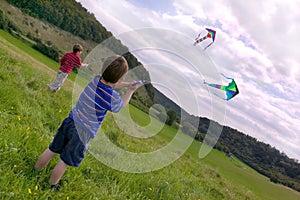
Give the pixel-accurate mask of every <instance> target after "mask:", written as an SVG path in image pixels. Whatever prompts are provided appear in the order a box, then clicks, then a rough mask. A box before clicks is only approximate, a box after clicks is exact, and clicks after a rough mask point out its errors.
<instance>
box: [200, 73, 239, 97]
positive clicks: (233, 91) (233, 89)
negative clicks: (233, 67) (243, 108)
mask: <svg viewBox="0 0 300 200" xmlns="http://www.w3.org/2000/svg"><path fill="white" fill-rule="evenodd" d="M221 75H223V76H224V77H225V78H227V79H230V80H231V82H230V83H229V84H228V85H227V86H226V85H219V84H211V83H207V82H206V81H204V84H206V85H208V86H210V87H214V88H217V89H220V90H224V91H225V92H226V98H223V97H221V98H222V99H224V100H226V101H228V100H230V99H232V98H233V97H235V96H236V95H237V94H238V93H239V89H238V87H237V85H236V83H235V81H234V79H233V78H228V77H226V76H225V75H224V74H221ZM214 95H216V96H218V97H220V96H219V95H217V94H215V93H214Z"/></svg>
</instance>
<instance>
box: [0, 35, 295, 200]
mask: <svg viewBox="0 0 300 200" xmlns="http://www.w3.org/2000/svg"><path fill="white" fill-rule="evenodd" d="M0 63H1V66H0V85H1V89H0V97H1V98H0V130H1V133H0V158H1V162H0V183H1V184H0V199H18V200H19V199H26V200H27V199H66V200H71V199H84V200H86V199H100V200H102V199H107V200H112V199H116V200H123V199H143V200H150V199H151V200H158V199H167V200H168V199H170V200H176V199H178V200H179V199H180V200H181V199H184V200H185V199H191V200H200V199H201V200H205V199H207V200H210V199H215V200H220V199H229V200H235V199H237V200H244V199H249V200H250V199H251V200H252V199H269V200H274V199H276V200H280V199H282V200H296V199H300V193H299V192H296V191H293V190H291V189H289V188H287V187H284V186H282V185H279V184H274V183H271V182H270V181H269V179H268V178H266V177H264V176H262V175H260V174H258V173H257V172H256V171H254V170H253V169H251V168H249V167H248V166H247V165H245V164H244V163H242V162H240V161H239V160H238V159H236V158H232V159H231V158H228V157H226V156H225V154H224V153H222V152H219V151H216V150H213V151H212V152H211V153H210V154H209V155H208V156H207V157H205V158H204V159H199V158H198V152H199V149H200V146H201V143H199V142H197V141H194V142H193V143H192V145H191V146H190V147H189V148H188V150H187V151H186V152H185V153H184V155H182V156H181V157H180V158H179V159H177V160H176V161H174V162H173V163H171V164H170V165H168V166H166V167H164V168H162V169H159V170H156V171H153V172H147V173H126V172H122V171H118V170H115V169H112V168H111V167H109V166H107V165H105V164H103V163H102V162H100V161H99V160H98V159H96V157H95V156H94V154H93V153H94V152H95V151H93V153H92V152H88V153H87V155H86V158H85V160H84V161H83V162H82V165H81V166H80V167H78V168H68V169H67V171H66V173H65V175H64V176H63V178H62V180H61V183H60V184H61V189H60V191H59V192H54V191H50V190H49V183H48V181H47V180H48V178H49V175H50V173H51V170H52V169H53V167H54V165H55V164H56V161H57V160H58V158H55V159H54V160H53V161H51V162H50V164H49V165H48V166H47V167H46V168H45V169H44V170H42V171H41V172H36V171H33V170H32V168H33V166H34V164H35V162H36V160H37V159H38V157H39V155H40V154H41V153H42V152H43V151H44V150H45V149H46V148H47V147H48V145H49V143H50V142H51V140H52V137H53V136H54V134H55V132H56V129H57V128H58V127H59V125H60V123H61V122H62V120H63V119H64V118H65V117H66V116H67V115H68V113H69V111H70V109H71V107H72V88H73V84H72V81H73V80H74V79H75V78H76V75H75V74H73V75H72V76H70V77H69V81H68V82H66V84H65V85H64V86H63V88H62V90H61V91H60V92H58V93H57V94H54V93H52V92H49V91H47V90H46V89H45V87H46V85H47V84H48V83H49V82H50V81H52V80H53V79H54V77H55V74H56V70H57V68H58V63H56V62H54V61H52V60H51V59H49V58H47V57H45V56H43V55H42V54H40V53H39V52H37V51H35V50H33V49H31V48H30V47H28V46H26V45H25V44H23V43H22V42H20V41H19V40H17V39H15V38H14V37H12V36H11V35H9V34H7V33H6V32H3V31H2V30H0ZM128 108H129V110H130V115H131V116H132V118H133V121H134V122H135V123H136V124H139V125H140V126H147V124H148V123H149V122H150V121H151V124H152V126H150V127H148V130H152V129H153V130H155V128H156V127H162V128H161V130H160V131H159V133H158V134H157V135H155V136H153V137H149V138H144V139H141V138H137V137H133V136H128V135H126V134H125V132H126V133H127V132H131V133H133V134H134V133H135V132H137V131H139V134H143V129H141V130H137V129H136V128H135V127H134V126H132V125H131V124H130V123H131V122H130V123H129V122H127V124H126V117H122V113H121V114H120V116H121V118H122V120H124V124H126V126H125V128H123V129H122V128H119V127H118V125H117V124H116V122H115V120H114V118H115V116H114V115H112V114H108V116H107V118H106V119H105V121H104V123H103V125H102V127H101V131H100V133H99V134H105V135H106V136H107V138H109V139H110V140H111V142H112V143H113V144H115V145H117V146H119V147H121V148H123V149H126V150H128V151H132V152H150V151H154V150H155V149H159V148H161V147H162V146H164V145H166V144H168V143H169V142H170V141H171V140H172V139H173V138H174V137H175V135H176V134H181V133H177V130H176V129H174V128H172V127H169V126H165V125H162V124H161V123H160V122H159V121H157V120H156V119H154V118H152V117H149V116H148V115H147V114H145V113H143V112H142V111H140V110H139V109H137V108H135V107H133V106H131V105H129V107H128ZM124 129H126V130H124ZM153 130H152V131H153ZM136 134H138V133H136ZM145 134H146V133H145ZM181 135H182V136H181V138H183V139H184V138H185V137H188V136H185V135H183V134H181ZM96 141H97V140H96ZM183 142H184V141H183ZM99 144H100V143H99ZM178 145H180V143H178ZM93 148H96V150H97V146H96V144H93V145H91V149H93ZM99 148H101V147H99Z"/></svg>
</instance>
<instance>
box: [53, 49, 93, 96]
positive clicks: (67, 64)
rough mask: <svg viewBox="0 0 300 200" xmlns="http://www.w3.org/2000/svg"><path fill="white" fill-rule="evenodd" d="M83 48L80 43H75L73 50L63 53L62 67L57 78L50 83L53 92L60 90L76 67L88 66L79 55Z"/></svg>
mask: <svg viewBox="0 0 300 200" xmlns="http://www.w3.org/2000/svg"><path fill="white" fill-rule="evenodd" d="M82 51H83V48H82V46H81V45H80V44H75V45H74V46H73V52H68V53H66V54H64V55H63V57H62V58H61V59H60V67H59V70H58V72H57V76H56V80H55V81H54V82H52V83H50V84H48V88H49V89H50V90H51V91H53V92H58V91H59V90H60V88H61V86H62V84H63V83H64V81H65V80H66V78H67V77H68V75H69V74H70V73H71V72H72V70H73V68H74V67H86V66H88V64H83V63H82V62H81V59H80V57H79V55H80V54H81V53H82Z"/></svg>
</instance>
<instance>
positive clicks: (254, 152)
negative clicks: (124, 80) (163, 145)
mask: <svg viewBox="0 0 300 200" xmlns="http://www.w3.org/2000/svg"><path fill="white" fill-rule="evenodd" d="M6 1H7V2H8V3H10V4H11V5H14V6H16V7H18V8H20V9H21V10H22V12H24V13H27V14H28V15H30V16H32V17H34V18H38V19H40V20H41V21H46V22H48V23H50V24H52V25H53V26H56V27H59V28H60V29H62V30H64V31H66V32H70V33H72V34H73V35H76V36H77V37H80V38H82V39H83V40H87V41H88V40H91V41H93V42H94V43H95V44H97V43H100V42H102V41H103V40H105V39H107V38H109V37H112V34H111V33H110V32H108V31H107V30H106V28H105V27H103V26H102V25H101V24H100V23H99V22H98V21H97V20H96V18H95V16H94V15H93V14H91V13H89V12H88V11H87V10H86V9H85V8H83V7H82V5H81V4H80V3H78V2H76V1H75V0H65V1H54V0H6ZM1 9H2V8H1ZM1 9H0V11H1ZM1 13H2V11H1V12H0V27H1V28H4V29H5V28H7V29H8V30H11V29H12V30H13V31H12V33H15V32H21V34H26V35H25V36H26V37H29V38H30V39H32V40H34V41H35V42H38V45H34V46H35V47H36V48H37V49H38V50H40V51H42V52H43V53H45V54H46V55H48V56H50V57H52V58H53V59H56V60H57V58H58V54H59V53H61V51H62V50H61V49H59V48H56V46H59V45H58V44H55V43H53V42H52V41H42V39H41V38H42V37H40V36H35V35H34V34H33V33H31V34H27V33H25V32H22V30H20V28H19V27H18V25H17V24H13V23H11V22H10V21H9V19H5V16H4V17H3V16H1ZM22 23H29V24H30V25H31V22H27V21H23V22H22ZM35 32H38V31H35ZM59 34H60V33H59ZM36 35H38V34H36ZM21 38H24V35H22V37H21ZM67 39H68V40H69V38H66V40H67ZM114 46H116V47H117V48H126V47H125V46H123V45H122V44H121V41H118V40H115V44H112V48H113V47H114ZM91 48H92V47H91ZM115 50H116V53H117V52H118V50H117V49H115ZM122 52H124V51H122ZM125 56H126V59H127V60H128V62H129V64H130V66H139V65H141V63H139V62H138V60H137V59H136V58H135V57H134V56H133V55H132V54H131V53H130V52H128V54H127V55H125ZM141 95H142V94H141ZM141 95H140V96H135V100H136V102H138V105H140V106H139V107H140V108H142V109H143V110H144V111H146V112H147V108H149V107H150V106H151V105H152V104H154V103H158V104H162V105H164V106H165V107H166V108H167V109H168V110H174V111H176V112H177V114H178V116H179V115H180V112H182V111H181V109H180V108H179V107H178V105H176V104H175V103H174V102H172V101H171V100H170V99H168V98H166V97H165V96H164V95H163V94H161V93H159V92H158V91H157V90H156V89H155V88H153V87H151V86H147V94H144V96H141ZM146 97H147V98H146ZM149 97H150V98H149ZM183 112H184V111H183ZM194 120H196V121H199V117H196V116H190V117H188V118H186V119H184V120H183V121H181V122H180V124H181V126H182V129H183V130H184V132H186V133H187V134H190V133H191V135H193V134H194V133H195V131H198V134H197V136H196V139H197V140H200V141H201V140H202V139H203V137H204V136H205V134H206V132H207V128H208V126H209V123H211V121H210V120H209V119H207V118H200V123H199V126H198V127H193V126H192V125H191V124H194V123H190V122H191V121H194ZM213 123H216V122H213ZM262 134H263V133H262ZM215 148H217V149H219V150H221V151H224V152H226V153H228V154H229V155H230V154H233V155H234V156H236V157H238V158H239V159H240V160H242V161H243V162H245V163H247V164H248V165H249V166H251V167H252V168H254V169H255V170H257V171H259V172H260V173H262V174H264V175H266V176H268V177H270V179H271V181H273V182H279V183H282V184H284V185H286V186H289V187H291V188H293V189H296V190H298V191H300V164H299V163H298V162H297V161H296V160H294V159H290V158H288V157H287V156H286V155H285V154H284V153H281V152H280V151H278V150H277V149H275V148H274V147H271V146H270V145H268V144H265V143H262V142H260V141H257V140H256V139H255V138H253V137H251V136H248V135H245V134H243V133H241V132H239V131H237V130H235V129H232V128H230V127H223V131H222V134H221V137H220V139H219V141H218V143H217V145H216V146H215Z"/></svg>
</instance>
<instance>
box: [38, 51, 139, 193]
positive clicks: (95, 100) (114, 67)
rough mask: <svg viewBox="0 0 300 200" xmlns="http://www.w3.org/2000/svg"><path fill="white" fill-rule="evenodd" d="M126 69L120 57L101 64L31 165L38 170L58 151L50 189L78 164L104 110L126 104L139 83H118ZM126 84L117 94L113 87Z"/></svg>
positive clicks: (104, 113) (113, 57)
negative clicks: (96, 74)
mask: <svg viewBox="0 0 300 200" xmlns="http://www.w3.org/2000/svg"><path fill="white" fill-rule="evenodd" d="M127 71H128V63H127V61H126V59H125V58H124V57H123V56H119V55H116V56H111V57H109V58H107V59H106V61H105V62H104V64H103V70H102V76H96V77H94V78H93V80H92V81H91V82H90V83H89V84H88V85H87V86H86V88H85V89H84V91H83V92H82V93H81V95H80V97H79V99H78V102H77V104H76V106H75V107H74V108H73V109H72V110H71V111H70V114H69V116H68V117H67V118H66V119H65V120H64V121H63V122H62V124H61V126H60V127H59V129H58V130H57V133H56V135H55V136H54V139H53V141H52V143H51V144H50V145H49V148H48V149H46V150H45V151H44V152H43V153H42V155H41V156H40V158H39V159H38V161H37V162H36V164H35V166H34V167H35V169H37V170H41V169H42V168H44V167H45V166H46V165H47V164H48V163H49V161H50V160H51V159H52V158H53V157H54V156H56V155H57V154H60V159H59V161H58V163H57V164H56V166H55V167H54V169H53V171H52V173H51V176H50V178H49V182H50V184H51V189H56V190H57V189H58V185H57V184H58V182H59V180H60V179H61V177H62V176H63V174H64V172H65V170H66V169H67V166H75V167H77V166H79V165H80V163H81V161H82V160H83V158H84V156H85V152H86V149H87V146H88V143H89V140H90V139H92V138H93V137H94V136H95V135H96V134H97V132H98V129H99V128H100V126H101V123H102V121H103V119H104V117H105V115H106V113H107V111H111V112H119V111H120V109H121V108H122V107H124V106H126V105H127V104H128V102H129V100H130V98H131V96H132V94H133V93H134V91H135V90H136V89H137V88H138V87H139V86H140V85H135V86H133V85H132V84H125V83H122V81H123V78H124V76H125V75H126V73H127ZM120 86H123V87H124V86H125V87H128V90H127V93H126V94H125V95H124V96H123V97H121V96H120V95H119V93H117V92H116V91H115V90H114V88H115V87H120Z"/></svg>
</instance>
